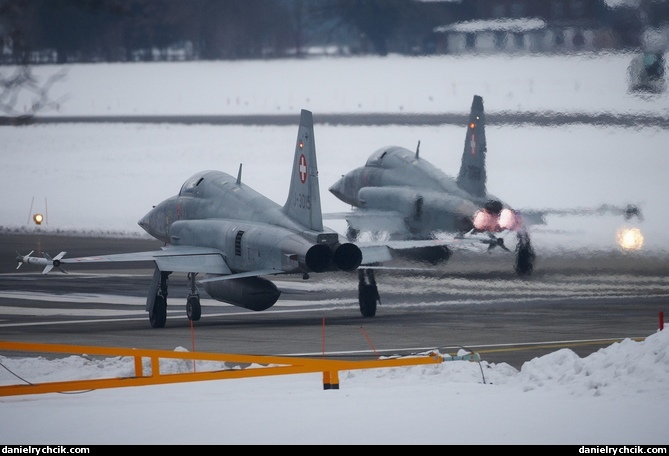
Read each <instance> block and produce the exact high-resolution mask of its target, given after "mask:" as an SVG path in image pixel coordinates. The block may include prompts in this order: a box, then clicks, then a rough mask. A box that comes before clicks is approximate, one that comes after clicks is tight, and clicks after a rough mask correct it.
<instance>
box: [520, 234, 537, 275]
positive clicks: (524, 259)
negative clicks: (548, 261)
mask: <svg viewBox="0 0 669 456" xmlns="http://www.w3.org/2000/svg"><path fill="white" fill-rule="evenodd" d="M516 250H517V251H518V253H517V255H516V273H517V274H518V275H519V276H529V275H530V274H532V271H533V270H534V258H535V254H534V249H533V248H532V244H530V237H529V235H527V234H519V235H518V246H517V247H516Z"/></svg>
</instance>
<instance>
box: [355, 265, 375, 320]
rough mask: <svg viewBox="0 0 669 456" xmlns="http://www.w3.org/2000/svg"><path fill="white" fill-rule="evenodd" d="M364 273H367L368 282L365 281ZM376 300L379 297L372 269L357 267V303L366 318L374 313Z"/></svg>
mask: <svg viewBox="0 0 669 456" xmlns="http://www.w3.org/2000/svg"><path fill="white" fill-rule="evenodd" d="M365 274H367V278H368V279H369V283H367V282H366V279H365ZM377 301H381V299H380V297H379V289H378V288H377V286H376V280H375V279H374V271H373V270H372V269H358V303H359V304H360V313H361V314H362V316H363V317H365V318H368V317H373V316H374V315H376V303H377Z"/></svg>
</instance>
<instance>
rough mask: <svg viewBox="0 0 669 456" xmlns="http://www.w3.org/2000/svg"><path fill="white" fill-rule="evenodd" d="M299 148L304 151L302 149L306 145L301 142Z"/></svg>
mask: <svg viewBox="0 0 669 456" xmlns="http://www.w3.org/2000/svg"><path fill="white" fill-rule="evenodd" d="M298 147H299V148H300V149H302V148H303V147H304V143H303V142H302V140H300V144H299V145H298Z"/></svg>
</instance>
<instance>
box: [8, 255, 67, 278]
mask: <svg viewBox="0 0 669 456" xmlns="http://www.w3.org/2000/svg"><path fill="white" fill-rule="evenodd" d="M33 252H34V250H31V251H30V253H28V254H27V255H21V254H20V253H18V252H16V254H17V257H16V260H17V261H18V262H19V265H18V266H17V267H16V269H19V268H20V267H21V265H22V264H24V263H25V264H36V265H38V266H44V270H43V271H42V274H48V273H49V272H50V271H51V270H52V269H53V268H54V267H56V268H58V269H60V270H61V271H62V272H64V273H65V274H67V272H66V271H65V270H64V269H63V268H62V267H61V266H60V260H61V259H62V258H63V257H64V256H65V254H66V253H67V252H60V253H59V254H58V255H56V256H55V257H54V258H51V256H49V254H48V253H44V254H43V255H44V257H43V258H40V257H34V256H31V255H32V254H33Z"/></svg>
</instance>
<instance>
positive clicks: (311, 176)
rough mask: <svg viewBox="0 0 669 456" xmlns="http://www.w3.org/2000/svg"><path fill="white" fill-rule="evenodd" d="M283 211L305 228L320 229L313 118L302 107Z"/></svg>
mask: <svg viewBox="0 0 669 456" xmlns="http://www.w3.org/2000/svg"><path fill="white" fill-rule="evenodd" d="M283 211H284V213H285V214H286V215H287V216H289V217H290V218H292V219H293V220H295V221H296V222H298V223H300V224H302V225H304V226H305V227H307V228H308V229H310V230H314V231H323V214H322V210H321V196H320V190H319V184H318V165H317V163H316V142H315V140H314V120H313V115H312V114H311V111H307V110H305V109H303V110H302V112H301V114H300V126H299V129H298V131H297V143H296V145H295V157H294V159H293V168H292V174H291V179H290V190H289V192H288V200H287V201H286V204H285V205H284V206H283Z"/></svg>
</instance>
